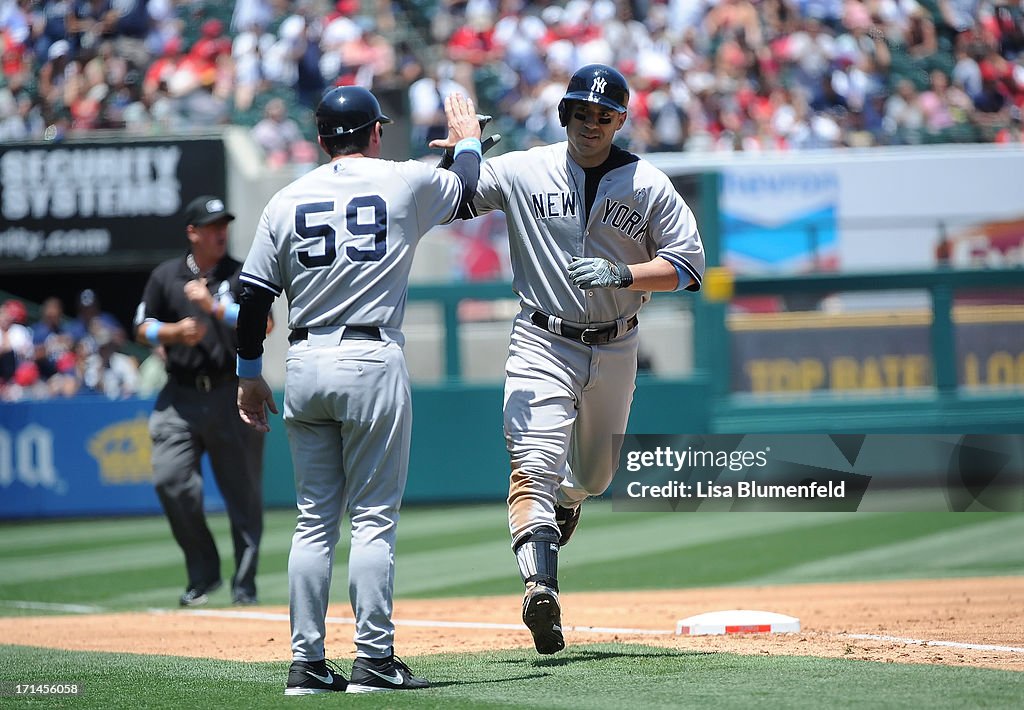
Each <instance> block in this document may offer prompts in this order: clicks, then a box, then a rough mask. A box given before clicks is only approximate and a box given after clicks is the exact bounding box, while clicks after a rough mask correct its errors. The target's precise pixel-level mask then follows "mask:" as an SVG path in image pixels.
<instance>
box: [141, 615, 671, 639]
mask: <svg viewBox="0 0 1024 710" xmlns="http://www.w3.org/2000/svg"><path fill="white" fill-rule="evenodd" d="M150 611H151V612H152V613H158V614H162V613H180V614H189V615H192V616H212V617H219V618H222V619H259V620H261V621H288V615H287V614H270V613H267V612H260V611H217V610H214V609H192V610H188V611H181V612H169V611H166V610H162V609H151V610H150ZM327 623H329V624H354V623H356V620H355V619H352V618H349V617H345V616H328V617H327ZM394 623H395V626H420V627H424V628H428V629H498V630H502V631H523V630H525V629H526V627H525V626H524V625H523V624H494V623H489V622H483V621H433V620H424V619H395V622H394ZM562 630H563V631H575V632H578V633H584V634H631V635H643V636H671V635H672V634H674V633H675V632H674V631H662V630H661V629H620V628H614V627H604V626H563V627H562Z"/></svg>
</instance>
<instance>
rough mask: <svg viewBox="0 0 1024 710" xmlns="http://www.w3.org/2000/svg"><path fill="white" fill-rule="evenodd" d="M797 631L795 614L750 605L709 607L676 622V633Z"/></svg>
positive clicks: (715, 633) (702, 634)
mask: <svg viewBox="0 0 1024 710" xmlns="http://www.w3.org/2000/svg"><path fill="white" fill-rule="evenodd" d="M798 631H800V619H797V618H796V617H795V616H786V615H785V614H776V613H775V612H773V611H754V610H751V609H730V610H729V611H709V612H707V613H705V614H697V615H696V616H689V617H687V618H685V619H680V620H679V621H677V622H676V636H714V635H721V634H785V633H796V632H798Z"/></svg>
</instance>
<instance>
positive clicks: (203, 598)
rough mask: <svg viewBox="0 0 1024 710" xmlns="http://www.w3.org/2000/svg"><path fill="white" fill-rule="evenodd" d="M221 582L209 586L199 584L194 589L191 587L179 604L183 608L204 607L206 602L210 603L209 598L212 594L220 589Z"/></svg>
mask: <svg viewBox="0 0 1024 710" xmlns="http://www.w3.org/2000/svg"><path fill="white" fill-rule="evenodd" d="M220 585H221V581H220V580H219V579H218V580H215V581H213V582H210V583H209V584H197V585H196V586H194V587H189V588H188V589H186V590H185V593H184V594H182V595H181V598H180V599H178V603H179V604H181V606H202V605H203V604H205V603H206V602H208V601H210V597H209V596H208V595H209V594H210V593H211V592H215V591H217V590H218V589H220Z"/></svg>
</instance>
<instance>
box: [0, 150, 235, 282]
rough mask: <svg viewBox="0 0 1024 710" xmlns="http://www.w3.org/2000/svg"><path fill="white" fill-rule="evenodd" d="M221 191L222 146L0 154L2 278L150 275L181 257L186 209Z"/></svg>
mask: <svg viewBox="0 0 1024 710" xmlns="http://www.w3.org/2000/svg"><path fill="white" fill-rule="evenodd" d="M224 188H225V159H224V146H223V144H222V143H221V141H220V140H219V139H201V140H185V141H182V140H178V141H144V142H130V143H126V142H118V143H108V144H101V143H67V144H45V145H40V144H25V145H8V146H4V147H0V272H2V271H14V270H21V269H24V268H39V269H47V270H54V269H56V270H61V269H80V268H88V267H90V266H95V265H100V264H102V265H103V266H105V267H109V266H111V265H115V264H123V265H134V266H150V265H152V264H155V263H157V262H159V261H160V260H162V259H164V258H166V257H168V256H171V255H174V254H178V253H180V252H181V250H182V247H183V239H184V237H183V234H184V225H183V224H181V223H180V219H177V217H178V215H179V214H180V212H181V210H182V207H183V205H184V204H187V202H188V201H189V200H190V199H192V198H193V197H195V196H196V195H200V194H204V193H214V194H223V193H224Z"/></svg>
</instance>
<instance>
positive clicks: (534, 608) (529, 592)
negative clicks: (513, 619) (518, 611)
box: [523, 582, 565, 655]
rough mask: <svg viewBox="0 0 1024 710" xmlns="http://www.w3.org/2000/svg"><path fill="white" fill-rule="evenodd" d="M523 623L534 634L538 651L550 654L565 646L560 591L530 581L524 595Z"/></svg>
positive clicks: (534, 641)
mask: <svg viewBox="0 0 1024 710" xmlns="http://www.w3.org/2000/svg"><path fill="white" fill-rule="evenodd" d="M523 623H524V624H526V628H528V629H529V630H530V633H531V634H533V645H534V646H536V647H537V653H542V654H544V655H548V654H551V653H558V652H559V651H561V650H562V649H563V648H565V639H564V638H562V607H561V606H559V604H558V592H556V591H555V590H554V589H553V588H551V587H548V586H546V585H544V584H537V583H536V582H528V583H527V585H526V595H525V596H524V597H523Z"/></svg>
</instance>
